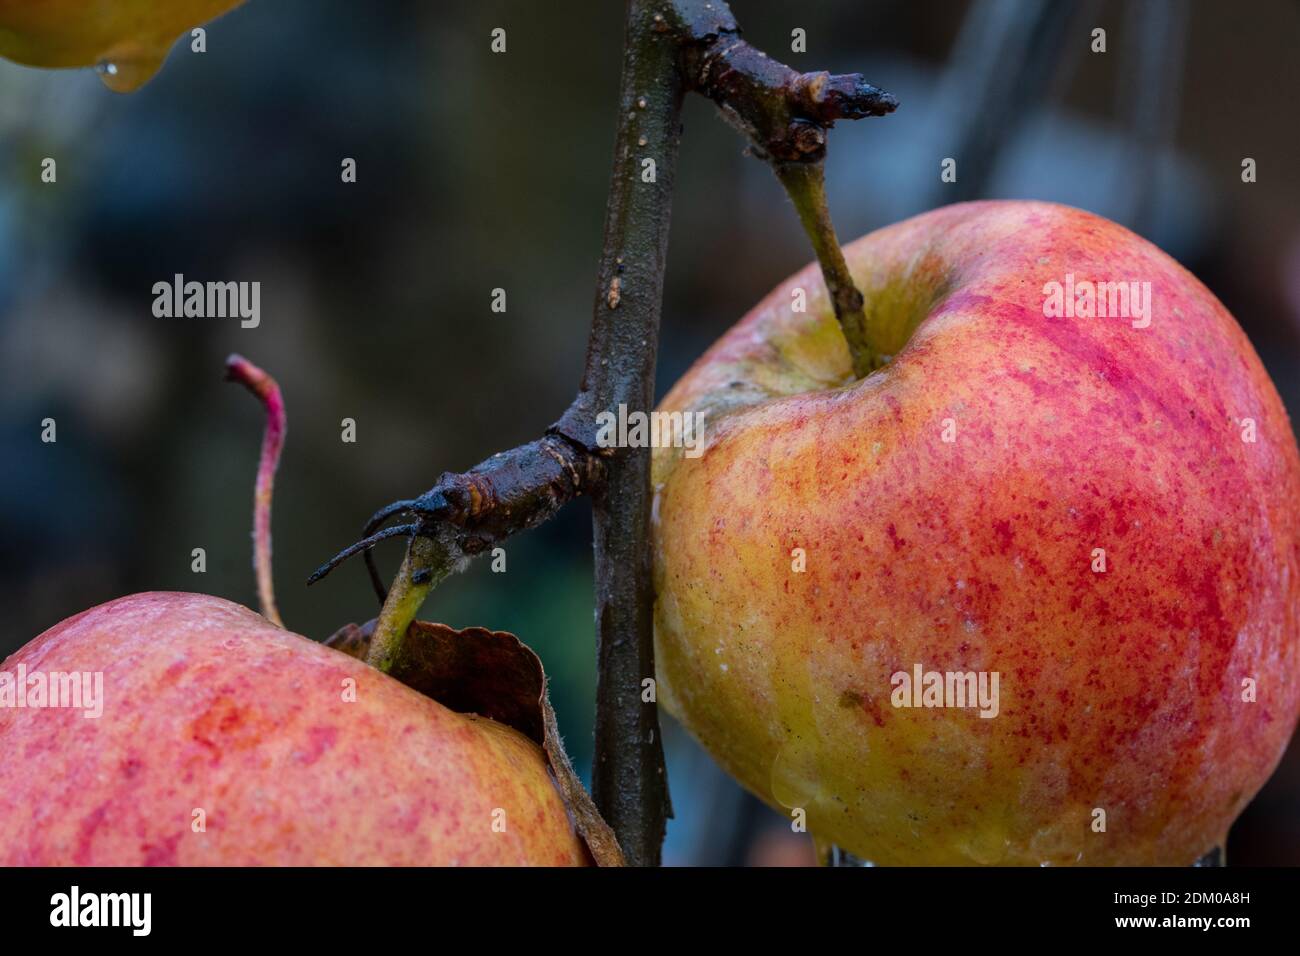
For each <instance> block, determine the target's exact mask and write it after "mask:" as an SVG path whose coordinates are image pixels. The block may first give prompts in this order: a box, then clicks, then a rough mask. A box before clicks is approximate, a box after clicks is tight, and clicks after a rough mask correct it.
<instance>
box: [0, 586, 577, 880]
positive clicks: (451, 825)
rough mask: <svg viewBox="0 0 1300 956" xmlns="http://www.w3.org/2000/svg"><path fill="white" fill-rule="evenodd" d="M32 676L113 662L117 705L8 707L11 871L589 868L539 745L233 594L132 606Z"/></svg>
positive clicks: (6, 826)
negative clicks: (279, 623)
mask: <svg viewBox="0 0 1300 956" xmlns="http://www.w3.org/2000/svg"><path fill="white" fill-rule="evenodd" d="M20 667H21V668H23V669H24V671H25V673H26V675H27V676H28V679H29V684H30V683H31V680H30V678H31V675H33V674H37V673H39V674H41V675H43V677H42V680H47V681H48V680H49V679H50V678H51V676H52V675H54V674H56V673H78V672H87V673H91V672H96V671H100V672H102V673H103V684H102V687H103V708H102V709H103V713H102V716H99V717H91V716H86V714H85V712H84V709H82V710H77V709H69V708H52V707H44V708H30V707H27V708H21V709H19V708H16V707H13V706H7V707H4V708H0V753H3V754H4V760H3V761H0V865H4V866H15V865H61V864H78V865H87V866H117V865H139V864H181V865H250V864H280V865H315V864H340V865H342V864H346V865H371V864H384V865H407V864H426V865H446V864H475V865H493V864H509V865H516V864H544V865H580V864H584V863H586V862H587V859H588V858H587V854H586V849H585V847H584V846H583V845H582V843H581V842H580V840H579V838H578V837H577V835H576V834H575V833H574V830H573V827H572V825H571V824H570V820H569V815H568V811H567V810H566V809H565V805H564V802H563V801H562V799H561V797H560V794H559V792H558V791H557V790H556V787H555V785H554V783H553V782H552V779H551V776H550V773H549V771H548V768H547V764H546V760H545V758H544V756H543V754H542V752H541V749H540V748H539V747H538V746H537V745H536V744H534V743H533V742H532V741H531V740H529V739H527V738H526V737H524V735H522V734H520V733H519V732H517V731H515V730H513V729H511V728H508V727H506V726H504V725H502V724H498V723H495V722H493V721H491V720H487V719H485V718H477V717H473V716H469V715H464V714H458V713H454V712H452V711H450V710H448V709H447V708H445V707H443V706H442V705H441V704H438V703H436V702H435V701H433V700H431V699H430V698H428V697H425V696H423V695H421V694H419V693H417V692H415V691H414V690H411V689H410V688H408V687H406V686H405V685H403V684H401V683H399V682H398V681H396V680H393V679H392V678H390V677H387V676H386V675H384V674H381V673H380V672H379V671H377V670H374V669H373V668H371V667H368V666H367V665H366V664H364V663H362V662H361V661H359V660H356V659H354V658H352V657H349V656H347V655H345V654H342V653H340V652H338V651H335V650H332V649H330V648H328V647H324V646H322V645H320V644H317V643H314V642H312V641H309V640H307V639H306V638H304V637H300V636H299V635H297V634H293V633H290V632H289V631H285V630H283V629H282V628H279V627H276V626H274V625H272V624H270V623H268V622H267V621H266V620H265V619H264V618H262V617H261V616H259V615H257V614H254V613H253V612H252V611H250V610H248V609H247V608H243V607H240V606H239V605H237V604H232V603H230V602H229V601H223V600H221V599H219V598H215V597H208V596H205V595H199V594H175V593H153V594H136V595H132V596H130V597H125V598H121V599H120V600H117V601H112V602H110V603H108V604H103V605H100V606H99V607H96V608H92V609H91V610H89V611H86V612H85V613H83V614H79V615H77V616H75V617H72V618H69V619H68V620H66V621H64V622H62V623H61V624H58V625H56V626H55V627H53V628H51V629H50V630H48V631H46V632H45V633H44V634H42V635H41V636H40V637H38V638H36V639H35V640H34V641H32V642H31V643H30V644H28V645H27V646H25V647H24V648H22V649H21V650H19V651H18V652H17V653H16V654H14V655H13V656H12V657H10V658H9V659H8V660H7V661H5V662H4V664H3V665H2V666H0V671H3V672H6V673H8V674H9V675H10V680H11V681H12V680H13V679H14V678H16V677H17V676H18V674H19V668H20ZM32 686H35V684H32ZM352 690H354V691H355V692H354V693H352V692H350V691H352ZM83 703H85V701H84V700H83ZM196 811H201V814H198V813H196ZM196 821H197V822H201V823H202V827H201V828H200V827H199V826H197V825H196Z"/></svg>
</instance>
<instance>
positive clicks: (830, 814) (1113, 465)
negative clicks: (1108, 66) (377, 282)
mask: <svg viewBox="0 0 1300 956" xmlns="http://www.w3.org/2000/svg"><path fill="white" fill-rule="evenodd" d="M845 253H846V255H847V258H848V262H849V266H850V268H851V270H852V272H853V275H854V277H855V278H856V280H857V282H858V283H859V286H860V287H861V289H862V290H863V292H864V294H865V296H866V300H867V304H868V316H869V317H870V318H871V319H872V321H873V322H875V324H876V328H877V329H878V330H879V331H878V338H877V344H878V345H879V346H880V350H881V351H882V352H883V353H891V354H892V353H897V355H896V357H895V358H894V359H893V361H892V362H891V363H890V364H889V365H887V366H886V367H885V368H884V369H882V370H881V371H879V372H876V373H874V374H872V375H870V376H868V377H867V378H865V379H862V380H860V381H855V380H854V379H853V376H852V374H851V371H850V364H849V356H848V351H847V348H846V346H845V343H844V340H843V337H842V336H841V335H840V333H839V330H838V328H837V326H836V324H835V320H834V318H833V317H832V315H831V312H830V309H829V306H828V303H827V301H826V299H825V294H824V290H823V288H822V283H821V280H820V278H819V276H818V274H817V272H815V271H814V270H813V269H812V268H809V269H806V270H804V271H803V272H801V273H799V274H798V275H796V276H794V277H793V278H792V279H790V280H789V281H788V282H786V283H785V284H784V285H782V286H781V287H780V288H778V289H777V290H776V291H775V292H773V293H772V294H771V295H770V296H769V297H768V298H767V299H766V300H765V301H764V302H763V303H761V304H760V305H759V306H758V307H757V308H756V309H754V310H753V311H752V312H750V313H749V315H747V316H746V317H745V318H744V319H743V320H741V322H740V323H739V324H738V325H736V326H735V327H734V328H733V329H732V330H731V331H730V332H728V333H727V334H726V335H725V336H724V337H723V338H722V339H721V340H720V341H719V342H718V343H717V344H716V345H714V346H713V348H712V349H710V351H709V352H708V353H707V354H706V355H705V356H704V357H703V358H702V359H701V360H700V361H699V362H698V363H697V364H696V365H695V367H694V368H693V369H691V371H690V372H688V373H687V375H686V376H685V377H684V378H683V379H682V380H681V381H680V382H679V383H678V384H677V385H676V387H675V388H674V389H673V390H672V391H671V392H670V393H669V395H668V396H667V397H666V398H665V399H664V402H663V404H662V406H661V408H662V409H664V410H683V411H697V412H703V413H705V415H706V419H705V422H706V424H705V435H706V448H705V450H704V452H703V454H702V455H701V456H700V457H696V458H691V457H688V456H685V455H683V454H682V451H681V450H680V449H661V450H658V451H657V452H656V457H655V489H656V498H655V516H656V518H655V520H656V546H655V575H656V586H657V588H658V602H657V606H656V635H657V653H658V667H659V677H660V687H661V699H662V700H663V701H664V702H665V703H666V705H667V707H668V709H669V710H670V711H671V712H672V713H674V714H675V715H677V716H678V717H679V718H680V719H681V720H682V721H683V722H684V723H685V725H686V726H687V727H688V728H689V729H690V730H691V731H692V733H693V734H694V735H695V736H696V737H697V738H698V739H699V740H700V741H701V742H702V743H703V744H704V746H705V747H706V748H707V749H708V750H710V751H711V752H712V753H713V755H714V756H715V757H716V758H717V759H718V760H719V761H720V762H721V763H722V765H723V766H724V767H725V768H726V769H727V770H728V771H730V772H731V773H732V774H733V775H735V776H736V777H737V778H738V779H739V780H740V781H741V782H743V783H744V784H745V785H746V786H748V787H749V788H750V789H751V790H753V791H754V792H755V793H757V794H758V795H759V796H761V797H762V798H763V799H764V800H766V801H767V802H769V803H771V804H773V805H777V806H783V807H787V808H802V809H803V810H804V811H805V812H806V814H807V822H808V827H809V829H810V830H811V831H812V832H813V833H814V834H815V835H816V836H818V837H819V838H820V839H821V840H823V841H829V842H834V843H836V844H838V845H840V846H841V847H843V848H845V849H847V850H850V851H852V852H854V853H855V854H857V855H859V856H862V857H865V858H867V859H870V860H873V861H875V862H878V863H886V864H906V863H917V864H967V863H982V864H994V863H997V864H1039V863H1049V864H1072V863H1083V864H1144V863H1158V864H1176V865H1187V864H1190V863H1192V862H1193V861H1195V860H1196V859H1197V858H1198V857H1199V856H1200V855H1201V854H1203V853H1205V852H1206V851H1209V850H1210V849H1212V848H1213V847H1214V846H1216V845H1217V844H1219V843H1221V842H1222V841H1223V840H1224V838H1225V835H1226V833H1227V830H1228V827H1229V825H1230V824H1231V823H1232V821H1233V820H1234V819H1235V818H1236V816H1237V815H1238V814H1239V813H1240V811H1241V810H1242V808H1243V807H1244V806H1245V805H1246V803H1247V802H1248V801H1249V800H1250V799H1251V797H1252V796H1253V795H1254V794H1255V792H1256V791H1257V790H1258V789H1259V788H1260V786H1261V785H1262V784H1263V783H1264V781H1265V780H1266V779H1267V778H1268V776H1269V774H1270V773H1271V772H1272V770H1273V768H1274V766H1276V764H1277V762H1278V760H1279V758H1280V756H1281V754H1282V751H1283V749H1284V747H1285V746H1286V743H1287V740H1288V739H1289V737H1290V735H1291V732H1292V729H1293V727H1294V725H1295V722H1296V715H1297V703H1298V701H1300V514H1298V511H1297V509H1298V508H1300V459H1298V456H1297V451H1296V445H1295V440H1294V438H1293V435H1292V432H1291V428H1290V425H1289V423H1288V421H1287V416H1286V413H1285V411H1284V409H1283V407H1282V404H1281V402H1280V400H1279V398H1278V395H1277V393H1276V391H1275V390H1274V388H1273V385H1272V383H1271V382H1270V381H1269V378H1268V375H1267V374H1266V373H1265V371H1264V369H1263V367H1262V366H1261V364H1260V362H1259V359H1258V357H1257V356H1256V355H1255V352H1254V351H1253V349H1252V348H1251V346H1250V343H1249V342H1248V341H1247V339H1246V337H1245V335H1244V334H1243V333H1242V331H1241V329H1240V328H1239V327H1238V326H1237V324H1236V322H1235V321H1234V320H1233V318H1232V316H1231V315H1230V314H1229V313H1228V312H1227V310H1226V309H1224V307H1223V306H1222V305H1221V304H1220V303H1219V302H1218V301H1217V300H1216V299H1215V297H1214V296H1213V295H1212V294H1211V293H1210V292H1209V291H1208V290H1207V289H1206V288H1205V287H1204V286H1202V285H1201V284H1200V283H1199V282H1198V281H1197V280H1196V279H1195V278H1194V277H1193V276H1191V275H1190V274H1189V273H1188V272H1187V271H1186V270H1184V269H1183V268H1181V267H1180V266H1179V265H1178V264H1177V263H1176V262H1174V261H1173V260H1172V259H1171V258H1169V256H1167V255H1165V254H1164V253H1162V252H1161V251H1160V250H1159V249H1157V248H1156V247H1154V246H1152V245H1151V244H1149V243H1147V242H1145V241H1144V240H1142V239H1140V238H1138V237H1137V236H1135V235H1133V234H1132V233H1130V232H1128V231H1126V230H1125V229H1123V228H1121V227H1120V226H1117V225H1115V224H1114V223H1111V222H1108V221H1106V220H1104V219H1100V218H1098V217H1096V216H1093V215H1090V214H1088V213H1084V212H1080V211H1078V210H1075V209H1069V208H1065V207H1061V206H1056V205H1050V204H1044V203H1037V202H988V203H973V204H967V205H959V206H952V207H949V208H945V209H940V210H937V211H935V212H932V213H929V214H927V215H923V216H919V217H917V218H915V219H911V220H908V221H906V222H903V223H900V224H898V225H895V226H892V227H890V228H887V229H883V230H881V231H879V232H876V233H873V234H871V235H869V236H867V237H865V238H863V239H860V240H859V241H857V242H855V243H853V244H852V245H850V246H848V247H847V248H846V250H845ZM1100 282H1125V283H1129V282H1136V283H1138V286H1137V287H1134V288H1133V290H1132V291H1134V292H1135V293H1136V295H1135V296H1134V297H1133V298H1132V301H1131V302H1129V304H1128V306H1127V310H1128V313H1129V314H1126V315H1115V314H1114V313H1115V312H1116V311H1118V312H1124V311H1125V306H1124V303H1122V302H1120V301H1119V300H1118V298H1112V293H1111V290H1104V291H1103V296H1102V298H1105V299H1106V300H1107V304H1106V306H1104V307H1100V306H1099V305H1098V304H1097V303H1100V299H1098V300H1097V303H1094V308H1093V309H1092V310H1091V311H1093V312H1094V313H1096V312H1102V313H1106V312H1109V313H1110V314H1109V315H1106V316H1105V317H1102V316H1100V315H1094V316H1093V317H1088V316H1087V314H1086V313H1087V311H1089V310H1087V309H1086V308H1079V309H1069V310H1065V311H1066V314H1065V315H1061V314H1060V313H1061V312H1062V311H1063V310H1062V308H1061V306H1062V300H1061V297H1060V296H1059V295H1055V294H1056V293H1059V292H1060V289H1058V288H1057V286H1056V285H1053V284H1054V283H1055V284H1057V285H1059V286H1060V288H1061V289H1067V290H1073V291H1072V292H1067V293H1066V294H1068V295H1072V296H1079V295H1082V291H1081V290H1083V289H1084V288H1085V287H1086V283H1100ZM1142 283H1149V284H1150V285H1149V287H1146V288H1149V291H1150V300H1149V301H1150V311H1149V312H1148V313H1147V314H1146V315H1145V316H1143V315H1140V314H1138V313H1140V312H1141V311H1142V303H1143V299H1144V298H1145V297H1144V295H1143V292H1142V290H1143V286H1142ZM798 289H803V290H806V291H807V295H808V309H807V311H806V312H796V311H793V309H792V304H793V303H795V302H797V301H798V294H797V292H796V290H798ZM1054 296H1055V299H1056V301H1055V302H1054V303H1050V304H1048V305H1047V306H1045V300H1047V299H1049V298H1053V297H1054ZM1072 301H1074V302H1075V303H1076V304H1078V305H1080V306H1085V305H1086V303H1085V302H1084V301H1083V300H1082V299H1078V298H1074V299H1072ZM1045 312H1050V313H1053V314H1054V315H1055V316H1056V317H1048V315H1046V314H1045ZM1080 313H1083V314H1080ZM796 549H801V550H796ZM801 567H802V570H800V568H801ZM918 667H919V668H920V669H921V671H922V672H923V673H928V672H936V673H937V674H939V675H940V678H942V679H943V680H944V687H943V693H941V694H935V695H933V696H931V697H928V698H923V695H922V694H921V693H920V691H919V690H918V691H917V692H916V693H915V695H913V694H912V693H911V692H910V691H907V692H902V691H904V690H905V684H904V682H903V680H902V678H901V676H900V675H904V674H906V675H907V676H908V679H909V681H908V682H909V683H910V678H911V677H912V676H913V675H914V674H915V673H916V670H917V668H918ZM994 673H996V674H997V675H998V679H999V683H998V689H999V695H998V704H997V707H996V716H991V715H990V716H981V711H980V710H979V709H978V708H975V707H971V706H964V707H963V706H958V705H960V704H961V703H962V702H961V700H960V698H958V697H957V696H956V694H955V693H952V692H950V691H949V684H950V682H949V680H948V675H950V674H951V675H966V674H970V675H975V676H976V677H978V676H979V675H984V676H985V677H987V678H989V683H988V684H987V685H986V686H987V687H988V689H990V690H991V684H992V675H993V674H994ZM924 680H925V681H926V682H929V678H924ZM951 684H952V685H953V686H954V687H958V688H960V687H962V686H970V685H968V684H965V678H961V677H959V678H958V679H957V680H954V681H952V682H951ZM927 686H931V685H930V684H928V683H927ZM916 703H921V704H928V705H929V706H896V705H898V704H903V705H905V704H916ZM966 703H967V704H968V705H969V703H970V701H969V700H968V701H967V702H966ZM936 704H938V705H941V706H936ZM987 711H988V708H986V709H985V713H987ZM1103 827H1104V829H1103Z"/></svg>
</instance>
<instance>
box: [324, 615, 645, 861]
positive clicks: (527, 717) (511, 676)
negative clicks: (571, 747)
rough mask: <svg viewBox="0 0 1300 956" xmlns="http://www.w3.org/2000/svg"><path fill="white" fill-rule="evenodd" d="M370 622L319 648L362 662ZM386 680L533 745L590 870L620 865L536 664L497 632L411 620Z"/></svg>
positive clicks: (514, 641)
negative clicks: (563, 739) (512, 731)
mask: <svg viewBox="0 0 1300 956" xmlns="http://www.w3.org/2000/svg"><path fill="white" fill-rule="evenodd" d="M374 624H375V622H374V621H369V622H367V623H366V624H348V625H345V626H344V627H342V628H340V629H339V630H338V631H336V632H335V633H334V634H333V635H332V636H330V637H329V639H327V640H326V641H325V644H326V645H327V646H329V647H332V648H334V649H335V650H338V651H342V652H343V653H345V654H349V655H351V656H352V657H356V658H359V659H364V658H365V656H366V650H367V648H368V647H369V644H370V635H371V632H372V631H373V629H374ZM389 675H390V676H392V677H395V678H396V679H397V680H399V681H401V682H402V683H403V684H406V685H407V686H408V687H410V688H412V689H414V690H417V691H419V692H420V693H422V694H424V695H425V696H427V697H432V698H433V699H434V700H436V701H437V702H438V703H440V704H442V705H443V706H444V707H447V708H449V709H451V710H454V711H457V712H459V713H464V714H478V715H480V716H482V717H488V718H491V719H492V720H495V721H497V722H498V723H502V724H505V725H506V726H507V727H512V728H514V729H515V730H517V731H519V732H520V733H521V734H523V735H524V736H526V737H528V738H529V739H530V740H532V741H534V742H535V743H536V744H537V745H538V746H540V747H541V748H542V750H543V752H544V753H545V754H546V759H547V762H548V764H549V765H550V767H551V772H552V773H553V774H554V775H555V781H556V785H557V786H558V788H559V790H560V796H561V797H563V798H564V802H565V805H566V806H567V807H568V808H569V813H570V814H571V815H572V817H573V822H574V827H575V829H576V830H577V831H578V835H579V836H581V837H582V839H583V841H584V842H585V843H586V845H587V849H588V851H590V853H591V856H592V859H593V860H595V862H596V864H597V865H598V866H622V865H623V863H624V861H623V852H622V850H620V849H619V846H618V841H617V840H616V839H615V838H614V832H613V831H612V830H611V829H610V828H609V825H608V824H607V823H605V821H604V820H603V819H602V818H601V816H600V813H599V812H598V811H597V810H596V805H595V804H594V803H593V802H592V800H591V796H590V795H589V794H588V793H587V790H586V788H585V787H583V785H582V781H581V780H579V779H578V775H577V773H576V772H574V769H573V764H571V763H570V762H569V757H568V754H566V753H565V752H564V746H563V744H562V743H561V741H560V734H559V730H558V729H557V725H556V722H555V711H554V710H553V709H552V707H551V702H550V699H549V697H548V696H547V693H546V673H545V671H543V669H542V662H541V659H540V658H538V656H537V655H536V654H534V653H533V651H532V649H531V648H529V647H528V645H527V644H525V643H524V642H523V641H521V640H519V638H517V637H515V636H514V635H513V634H509V633H507V632H505V631H489V630H486V629H484V628H481V627H467V628H465V629H464V630H460V631H458V630H456V629H455V628H451V627H448V626H447V625H445V624H430V623H428V622H426V621H416V622H414V623H413V624H412V625H411V629H410V631H409V632H408V633H407V636H406V640H405V641H404V642H403V643H402V649H401V652H400V656H399V657H398V659H397V660H396V661H395V662H394V664H393V667H392V669H391V670H390V671H389Z"/></svg>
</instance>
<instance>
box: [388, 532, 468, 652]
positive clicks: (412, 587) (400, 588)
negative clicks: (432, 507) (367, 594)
mask: <svg viewBox="0 0 1300 956" xmlns="http://www.w3.org/2000/svg"><path fill="white" fill-rule="evenodd" d="M457 550H458V549H457V548H456V546H455V545H454V544H453V543H452V542H451V541H450V540H449V536H447V535H445V534H443V535H438V536H437V537H434V536H431V535H425V534H420V535H416V536H415V537H414V538H412V539H411V544H410V546H409V547H408V548H407V549H406V557H404V558H403V559H402V567H401V569H400V570H399V571H398V572H397V578H396V579H395V581H394V583H393V586H392V587H391V588H390V589H389V591H388V597H387V598H385V599H384V608H383V610H382V611H380V612H379V620H378V621H377V622H376V623H375V630H374V634H373V635H372V637H371V638H370V648H369V650H367V651H366V663H367V664H369V665H370V666H371V667H374V668H376V669H378V670H381V671H383V672H384V673H385V674H387V673H388V672H389V671H390V670H392V668H393V665H394V664H395V663H396V662H397V660H398V657H399V655H400V652H401V649H402V642H403V641H404V640H405V638H406V631H407V628H409V627H410V626H411V622H412V621H414V620H415V615H416V614H418V613H419V612H420V606H421V605H422V604H424V600H425V598H427V597H428V596H429V592H430V591H431V590H433V588H434V587H435V586H436V585H437V584H438V583H439V582H440V581H442V580H443V579H444V578H446V577H447V576H448V575H450V574H451V573H452V572H453V571H455V570H456V565H457V564H458V563H459V562H458V560H457V558H456V552H457Z"/></svg>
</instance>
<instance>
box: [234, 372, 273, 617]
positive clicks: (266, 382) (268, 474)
mask: <svg viewBox="0 0 1300 956" xmlns="http://www.w3.org/2000/svg"><path fill="white" fill-rule="evenodd" d="M226 379H227V381H231V382H238V383H239V384H241V385H243V386H244V387H245V388H247V389H248V390H249V391H250V392H252V393H253V394H254V395H256V396H257V397H258V398H259V399H260V400H261V402H262V405H263V407H264V408H265V409H266V431H265V432H264V433H263V435H262V453H261V457H260V459H259V461H258V463H257V484H256V486H255V487H254V490H253V569H254V572H255V573H256V575H257V596H258V601H259V602H260V604H261V608H262V616H263V617H265V618H266V619H267V620H268V621H270V622H271V623H272V624H278V625H279V626H280V627H284V621H282V620H281V619H280V611H279V609H278V608H277V607H276V606H275V586H274V583H273V581H272V577H271V496H272V494H273V492H274V489H275V470H276V468H278V467H279V465H280V451H281V449H282V448H284V432H285V426H286V418H285V409H284V398H283V397H282V396H281V395H280V386H279V385H277V384H276V383H275V379H273V378H272V377H271V376H270V375H268V374H267V373H266V372H264V371H263V370H262V369H260V368H258V367H257V366H256V365H254V364H253V363H252V362H250V361H249V360H248V359H246V358H244V357H243V356H242V355H231V356H230V357H229V358H228V359H226Z"/></svg>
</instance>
